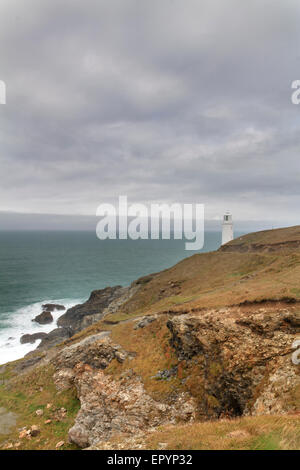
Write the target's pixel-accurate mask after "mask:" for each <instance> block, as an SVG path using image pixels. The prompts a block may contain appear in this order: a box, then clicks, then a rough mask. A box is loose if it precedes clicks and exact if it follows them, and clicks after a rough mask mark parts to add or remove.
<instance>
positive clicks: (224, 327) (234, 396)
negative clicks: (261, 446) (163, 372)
mask: <svg viewBox="0 0 300 470" xmlns="http://www.w3.org/2000/svg"><path fill="white" fill-rule="evenodd" d="M167 325H168V328H169V329H170V331H171V333H172V338H171V344H172V346H173V347H174V348H175V350H176V354H177V356H178V359H179V360H180V361H185V364H188V363H191V362H193V363H194V373H195V374H196V377H194V380H193V382H194V387H197V384H198V387H199V388H198V396H199V399H198V412H199V414H200V415H201V416H202V417H206V418H207V417H216V418H217V417H219V416H222V415H223V414H227V415H231V416H238V415H247V414H255V415H256V414H270V413H273V414H275V413H284V412H291V411H296V409H297V406H299V402H298V403H296V399H295V397H294V396H293V395H294V394H295V393H296V390H297V387H298V393H299V387H300V375H299V372H300V371H299V366H297V365H294V364H293V363H292V361H291V356H292V352H293V349H292V343H293V341H294V339H295V338H296V335H297V333H298V334H299V332H300V315H299V312H298V311H297V307H295V308H294V309H291V308H289V309H287V308H281V309H280V308H279V309H278V308H277V309H276V308H274V307H272V306H271V307H270V306H269V307H266V308H257V307H255V308H252V309H251V310H247V308H243V309H241V308H240V309H235V308H224V309H220V310H211V311H207V312H201V313H199V314H188V315H182V316H179V317H175V318H172V319H170V320H169V321H168V323H167Z"/></svg>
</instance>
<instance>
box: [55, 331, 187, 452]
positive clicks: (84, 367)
mask: <svg viewBox="0 0 300 470" xmlns="http://www.w3.org/2000/svg"><path fill="white" fill-rule="evenodd" d="M128 357H130V353H128V352H126V351H124V350H123V349H122V348H121V347H120V346H119V345H116V344H114V343H112V342H111V340H110V339H109V338H108V337H107V333H106V332H103V333H99V334H98V335H93V336H91V337H88V338H85V339H84V340H82V341H81V342H79V343H77V344H74V345H72V346H69V347H66V348H64V349H63V350H62V351H61V352H60V353H59V354H58V355H57V356H56V357H55V358H54V359H53V361H52V362H53V364H55V367H56V369H57V372H56V373H55V374H54V382H55V384H56V387H57V389H58V390H65V389H67V388H69V387H71V386H72V385H74V384H75V386H76V388H77V393H78V397H79V399H80V402H81V409H80V411H79V413H78V415H77V418H76V420H75V424H74V426H73V427H72V428H71V429H70V431H69V439H70V440H71V442H74V443H76V444H77V445H78V446H80V447H87V446H90V445H93V444H96V443H97V442H98V441H99V440H101V439H109V437H110V436H111V435H113V434H115V433H123V434H133V435H134V434H136V433H138V432H139V431H142V430H143V429H146V428H149V427H153V426H157V425H160V424H163V423H175V422H176V420H182V421H191V420H193V419H194V416H195V404H194V400H193V399H192V398H191V397H190V396H188V394H185V393H182V394H180V396H178V397H177V398H176V400H175V401H174V403H173V404H172V406H171V405H168V404H166V403H163V402H158V401H155V400H154V399H153V398H152V397H151V396H150V395H148V394H147V393H146V391H145V389H144V385H143V383H142V380H141V378H140V377H139V376H137V375H136V374H135V373H134V372H133V371H132V370H130V369H129V370H127V371H126V372H125V373H123V374H122V376H121V377H120V378H118V379H115V378H114V377H112V376H111V375H108V374H105V372H104V370H105V369H106V367H107V366H108V365H109V364H110V362H111V361H112V360H113V359H116V360H117V361H118V362H123V361H124V360H125V359H126V358H128Z"/></svg>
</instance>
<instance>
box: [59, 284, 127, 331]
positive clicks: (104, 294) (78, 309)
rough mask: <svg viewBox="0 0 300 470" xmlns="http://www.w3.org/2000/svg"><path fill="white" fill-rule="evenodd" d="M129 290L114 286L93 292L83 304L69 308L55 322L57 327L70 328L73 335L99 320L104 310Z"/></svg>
mask: <svg viewBox="0 0 300 470" xmlns="http://www.w3.org/2000/svg"><path fill="white" fill-rule="evenodd" d="M128 290H129V288H127V287H121V286H115V287H106V288H105V289H100V290H95V291H93V292H92V293H91V295H90V297H89V299H88V300H87V301H86V302H84V303H83V304H79V305H75V306H74V307H72V308H69V309H68V310H67V312H66V313H65V314H63V315H62V316H61V317H60V318H59V319H58V322H57V325H58V326H63V327H68V328H71V329H72V331H73V333H77V332H78V331H80V330H82V329H83V328H86V327H87V326H89V325H91V324H92V323H95V322H96V321H99V320H101V318H102V317H103V315H104V311H105V309H106V308H107V307H108V306H109V305H110V304H111V303H112V302H113V301H116V300H118V299H120V298H122V297H123V296H124V294H126V293H127V292H128Z"/></svg>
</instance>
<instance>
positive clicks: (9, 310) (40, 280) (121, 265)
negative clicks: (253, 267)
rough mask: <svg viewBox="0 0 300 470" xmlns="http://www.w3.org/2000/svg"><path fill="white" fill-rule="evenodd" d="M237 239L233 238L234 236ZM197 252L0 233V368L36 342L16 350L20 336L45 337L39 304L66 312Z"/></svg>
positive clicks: (208, 247) (82, 235) (172, 243)
mask: <svg viewBox="0 0 300 470" xmlns="http://www.w3.org/2000/svg"><path fill="white" fill-rule="evenodd" d="M238 235H241V234H236V236H238ZM220 243H221V232H220V233H219V232H206V233H205V244H204V248H203V250H201V251H202V252H207V251H212V250H215V249H217V248H218V247H219V246H220ZM195 253H196V252H194V251H186V250H185V241H184V240H136V241H133V240H105V241H100V240H99V239H98V238H97V237H96V234H95V233H93V232H74V231H73V232H62V231H61V232H53V231H49V232H45V231H40V232H38V231H35V232H30V231H24V232H0V364H4V363H5V362H8V361H12V360H16V359H19V358H21V357H23V356H24V355H25V354H26V353H28V352H29V351H31V350H33V349H35V348H36V346H37V345H38V341H37V342H36V343H35V344H33V345H31V344H25V345H21V344H20V337H21V336H22V335H23V334H25V333H35V332H38V331H44V332H49V331H51V330H52V329H54V328H55V327H56V325H55V322H56V320H57V318H58V317H59V315H61V314H62V313H64V312H54V320H55V322H54V323H51V324H50V325H46V326H41V325H39V324H37V323H36V322H32V319H33V318H34V317H35V316H36V315H38V314H39V313H41V311H42V308H41V306H42V304H43V303H52V302H54V303H60V304H63V305H65V307H66V308H69V307H71V306H73V305H75V304H77V303H81V302H83V301H85V300H86V299H87V298H88V297H89V295H90V292H91V291H92V290H94V289H101V288H104V287H106V286H114V285H123V286H126V285H129V284H130V283H131V282H132V281H133V280H135V279H137V278H138V277H141V276H144V275H146V274H150V273H153V272H158V271H161V270H162V269H165V268H168V267H170V266H172V265H174V264H175V263H177V262H178V261H180V260H181V259H183V258H185V257H188V256H192V255H193V254H195Z"/></svg>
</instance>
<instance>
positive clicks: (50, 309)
mask: <svg viewBox="0 0 300 470" xmlns="http://www.w3.org/2000/svg"><path fill="white" fill-rule="evenodd" d="M42 309H43V310H47V311H48V312H53V311H54V310H66V307H65V306H64V305H59V304H44V305H42Z"/></svg>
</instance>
